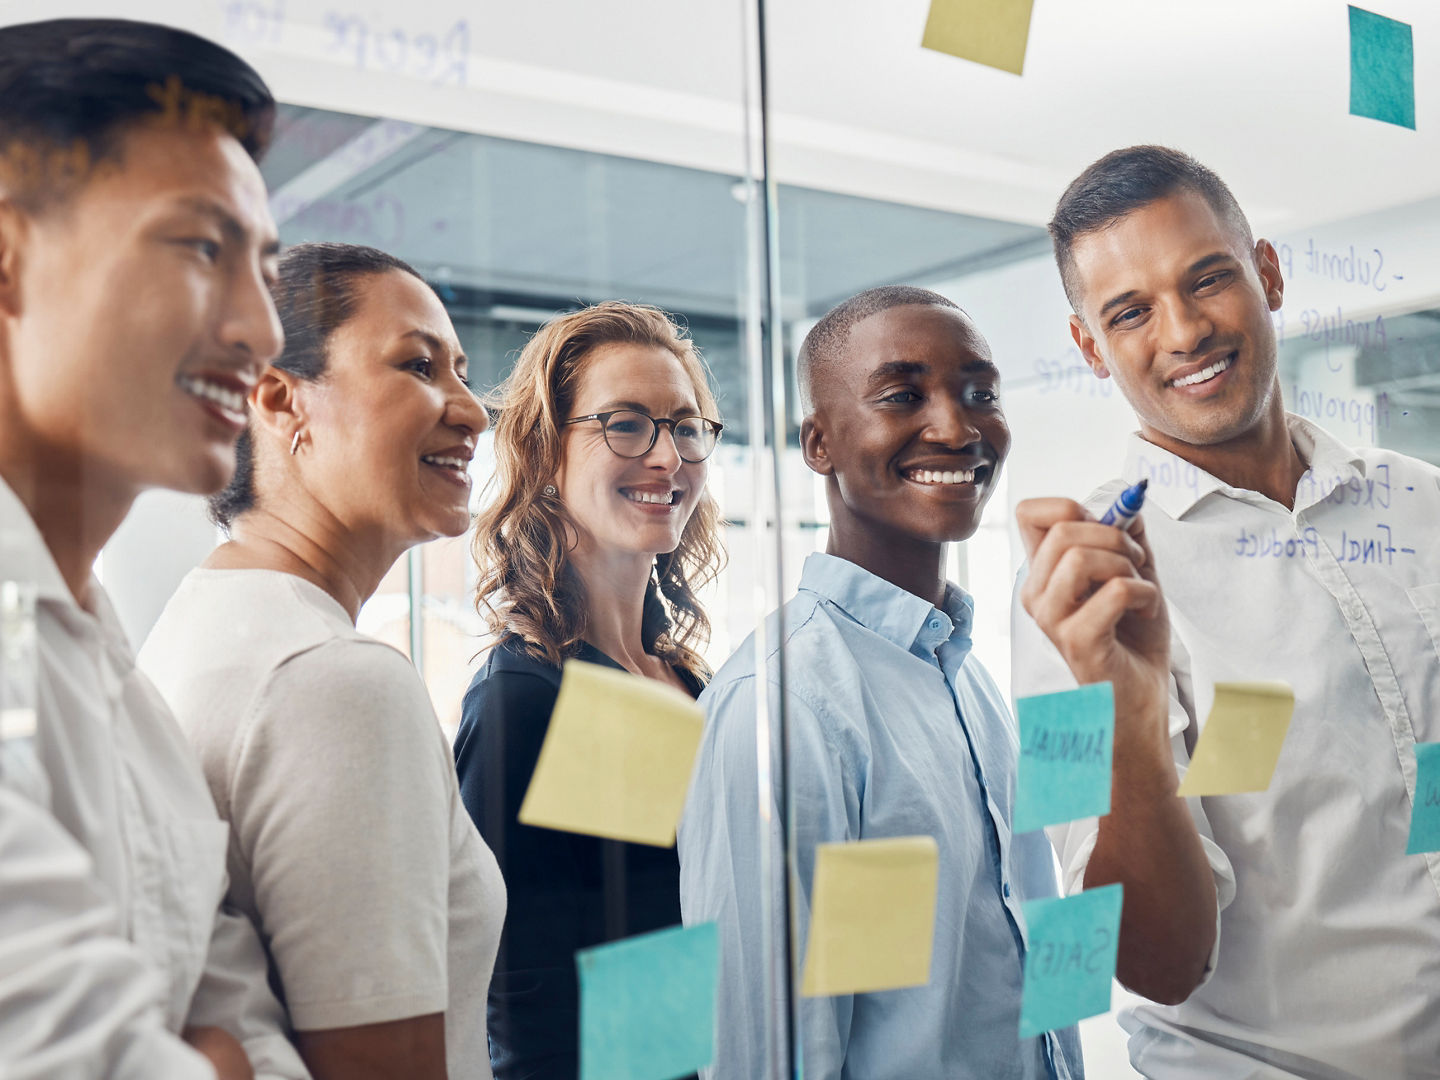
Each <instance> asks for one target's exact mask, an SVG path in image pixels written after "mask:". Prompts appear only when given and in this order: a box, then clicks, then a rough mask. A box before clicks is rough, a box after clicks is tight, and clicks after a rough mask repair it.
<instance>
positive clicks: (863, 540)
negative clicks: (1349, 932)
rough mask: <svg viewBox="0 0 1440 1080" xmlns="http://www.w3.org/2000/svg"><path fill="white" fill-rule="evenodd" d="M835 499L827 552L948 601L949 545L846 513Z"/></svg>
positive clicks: (901, 585)
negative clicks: (837, 510) (837, 507)
mask: <svg viewBox="0 0 1440 1080" xmlns="http://www.w3.org/2000/svg"><path fill="white" fill-rule="evenodd" d="M835 501H836V500H833V499H832V500H831V516H830V539H829V541H828V542H827V543H826V545H825V551H826V553H827V554H830V555H834V556H836V557H838V558H841V559H845V560H847V561H849V562H852V563H854V564H855V565H856V566H858V567H860V568H861V569H862V570H868V571H870V573H872V574H874V575H875V576H876V577H879V578H884V579H885V580H886V581H888V582H890V584H891V585H894V586H896V587H897V588H901V589H904V590H905V591H906V592H908V593H914V594H915V595H916V596H918V597H920V599H922V600H924V601H926V602H927V603H930V604H934V605H935V606H936V607H940V606H941V604H942V603H943V602H944V600H945V545H944V543H942V542H940V541H926V540H916V539H914V538H913V537H907V536H897V535H895V534H894V533H891V532H889V531H888V530H886V531H882V530H878V529H876V528H875V527H874V525H872V524H870V523H866V522H857V521H855V520H854V519H852V518H850V517H849V516H848V515H845V514H838V515H837V514H836V513H835V512H834V511H835Z"/></svg>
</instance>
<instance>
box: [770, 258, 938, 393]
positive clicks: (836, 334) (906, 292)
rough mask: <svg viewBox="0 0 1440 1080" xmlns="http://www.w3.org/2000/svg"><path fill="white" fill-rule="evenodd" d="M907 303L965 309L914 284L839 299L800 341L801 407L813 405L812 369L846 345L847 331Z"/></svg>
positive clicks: (797, 377)
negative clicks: (864, 320)
mask: <svg viewBox="0 0 1440 1080" xmlns="http://www.w3.org/2000/svg"><path fill="white" fill-rule="evenodd" d="M906 304H926V305H929V306H932V307H945V308H954V309H955V310H956V311H959V312H961V313H962V314H963V313H964V309H963V308H961V307H960V305H959V304H957V303H955V301H953V300H951V299H949V298H948V297H945V296H941V295H940V294H939V293H937V292H932V291H931V290H929V289H922V288H919V287H918V286H915V285H881V286H878V287H877V288H874V289H866V290H865V291H864V292H862V293H856V294H855V295H854V296H852V297H850V299H848V300H842V301H840V303H838V304H836V305H835V306H834V307H833V308H831V309H830V310H829V311H827V312H826V313H825V314H824V315H822V316H821V318H820V321H819V322H817V323H816V324H815V325H814V326H812V327H811V328H810V332H809V333H808V334H806V335H805V340H804V341H802V342H801V343H800V352H799V354H798V355H797V356H796V357H795V381H796V383H797V384H798V387H799V390H800V407H801V408H802V409H804V410H805V412H807V413H809V412H810V411H811V410H813V409H814V407H815V381H814V380H815V372H816V370H817V369H819V368H820V367H821V366H822V365H824V364H827V363H829V362H830V361H831V360H833V359H834V358H835V357H836V356H837V355H839V353H840V351H841V350H842V349H843V348H844V347H845V340H846V339H847V338H848V337H849V336H850V330H851V328H852V327H854V325H855V324H856V323H858V322H860V321H861V320H862V319H868V318H869V317H870V316H871V315H878V314H879V313H880V312H882V311H888V310H890V308H895V307H903V306H905V305H906Z"/></svg>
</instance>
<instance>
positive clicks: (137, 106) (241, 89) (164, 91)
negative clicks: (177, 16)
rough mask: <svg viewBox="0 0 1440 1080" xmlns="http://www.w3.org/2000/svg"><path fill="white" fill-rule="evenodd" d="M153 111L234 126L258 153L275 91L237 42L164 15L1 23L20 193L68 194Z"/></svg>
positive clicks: (2, 109)
mask: <svg viewBox="0 0 1440 1080" xmlns="http://www.w3.org/2000/svg"><path fill="white" fill-rule="evenodd" d="M150 118H165V119H170V120H174V121H175V122H177V123H182V124H192V125H195V126H197V127H198V126H201V125H205V124H218V125H220V126H221V127H223V128H224V129H225V130H227V131H229V132H230V133H231V134H232V135H234V136H235V138H236V139H238V140H239V141H240V144H241V145H242V146H244V147H245V150H246V151H247V152H248V153H249V154H250V156H251V157H252V158H254V159H255V161H257V162H258V161H259V160H260V159H261V157H263V156H264V153H265V150H266V149H267V148H268V146H269V143H270V136H271V133H272V131H273V129H274V125H275V99H274V97H273V96H272V95H271V93H270V88H269V87H268V86H266V85H265V80H264V79H262V78H261V77H260V75H259V73H258V72H257V71H256V70H255V69H254V68H253V67H251V66H250V65H249V64H247V63H246V62H245V61H244V60H242V59H240V57H238V56H236V55H235V54H234V53H233V52H231V51H230V50H229V49H226V48H224V47H223V46H220V45H217V44H215V43H214V42H213V41H207V40H206V39H205V38H202V37H199V36H197V35H195V34H192V33H189V32H188V31H185V30H176V29H174V28H173V27H169V26H160V25H158V24H156V23H146V22H134V21H131V20H128V19H51V20H47V21H45V22H32V23H22V24H20V25H17V26H6V27H3V28H0V166H3V168H4V170H5V171H4V179H5V180H6V181H7V182H8V183H7V186H8V187H9V189H10V194H11V197H12V198H13V199H15V200H16V201H18V202H19V203H20V204H21V205H22V206H25V207H27V208H29V209H32V210H33V209H37V208H39V207H42V206H45V205H47V204H48V203H51V202H54V201H58V200H60V199H63V198H64V197H65V196H67V195H68V194H70V193H71V192H72V191H73V190H74V189H75V186H76V185H77V183H78V182H82V181H83V180H84V179H85V178H86V177H87V176H88V175H89V172H90V169H91V168H93V167H94V165H96V164H97V163H99V162H102V161H105V160H107V159H112V158H114V157H115V155H116V154H117V153H118V151H119V147H120V137H121V136H122V135H123V134H124V131H125V128H126V127H127V126H129V125H132V124H135V123H138V122H140V121H142V120H146V119H150Z"/></svg>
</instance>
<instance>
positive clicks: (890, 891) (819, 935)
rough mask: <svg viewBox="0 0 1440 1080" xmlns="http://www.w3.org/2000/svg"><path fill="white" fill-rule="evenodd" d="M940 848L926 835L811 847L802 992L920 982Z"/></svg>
mask: <svg viewBox="0 0 1440 1080" xmlns="http://www.w3.org/2000/svg"><path fill="white" fill-rule="evenodd" d="M939 877H940V851H939V848H938V847H936V845H935V841H934V839H932V838H931V837H929V836H901V837H896V838H894V839H887V840H858V841H855V842H853V843H848V844H821V845H820V846H819V847H817V848H816V858H815V880H814V886H813V888H812V890H811V909H810V941H809V946H808V948H807V949H806V952H805V973H804V977H803V979H802V981H801V987H800V993H801V994H802V995H803V996H804V997H824V996H826V995H829V994H863V993H868V992H870V991H872V990H896V989H899V988H900V987H902V986H924V985H925V984H926V983H928V982H929V981H930V947H931V944H932V943H933V941H934V937H935V888H936V885H937V883H938V881H939Z"/></svg>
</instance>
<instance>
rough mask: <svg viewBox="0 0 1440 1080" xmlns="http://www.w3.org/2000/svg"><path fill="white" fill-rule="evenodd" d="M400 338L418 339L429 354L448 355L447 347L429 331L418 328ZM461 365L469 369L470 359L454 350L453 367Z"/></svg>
mask: <svg viewBox="0 0 1440 1080" xmlns="http://www.w3.org/2000/svg"><path fill="white" fill-rule="evenodd" d="M400 337H401V338H402V339H403V338H419V339H420V340H421V341H423V342H424V343H425V347H426V348H428V349H429V350H430V351H431V352H438V353H448V352H449V351H450V346H449V345H446V344H445V342H443V341H441V340H440V339H439V338H438V337H436V336H435V335H434V334H432V333H430V331H429V330H421V329H420V328H419V327H416V328H415V329H414V330H406V331H405V333H403V334H401V335H400ZM461 364H464V365H465V366H466V367H469V366H470V358H469V357H468V356H466V355H465V354H464V353H463V352H460V351H458V350H456V352H455V366H456V367H457V368H458V367H459V366H460V365H461Z"/></svg>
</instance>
